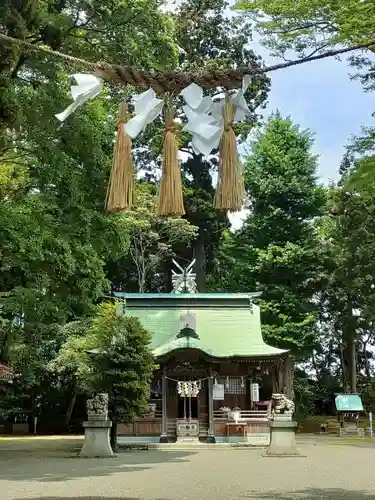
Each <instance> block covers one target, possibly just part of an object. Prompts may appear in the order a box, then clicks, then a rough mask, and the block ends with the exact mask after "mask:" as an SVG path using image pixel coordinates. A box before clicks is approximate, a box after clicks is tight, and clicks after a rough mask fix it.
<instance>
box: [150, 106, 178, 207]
mask: <svg viewBox="0 0 375 500" xmlns="http://www.w3.org/2000/svg"><path fill="white" fill-rule="evenodd" d="M174 113H175V109H174V108H173V107H172V106H170V105H166V106H165V111H164V122H165V130H164V143H163V165H162V177H161V180H160V190H159V196H158V199H157V207H156V211H157V213H158V214H159V215H165V216H176V217H180V216H182V215H184V214H185V209H184V198H183V192H182V181H181V170H180V166H179V162H178V145H177V138H176V123H175V122H174V120H173V118H174Z"/></svg>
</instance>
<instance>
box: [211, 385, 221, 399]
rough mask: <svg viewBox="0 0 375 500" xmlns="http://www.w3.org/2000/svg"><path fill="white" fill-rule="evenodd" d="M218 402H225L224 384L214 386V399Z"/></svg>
mask: <svg viewBox="0 0 375 500" xmlns="http://www.w3.org/2000/svg"><path fill="white" fill-rule="evenodd" d="M212 399H214V400H216V401H223V400H224V384H214V390H213V398H212Z"/></svg>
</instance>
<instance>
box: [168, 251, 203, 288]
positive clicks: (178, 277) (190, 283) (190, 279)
mask: <svg viewBox="0 0 375 500" xmlns="http://www.w3.org/2000/svg"><path fill="white" fill-rule="evenodd" d="M195 261H196V259H193V260H192V261H191V262H190V264H189V265H188V266H187V267H185V268H183V267H182V266H180V264H179V263H178V262H177V261H175V260H174V259H172V262H173V264H174V265H175V267H177V269H178V271H179V272H176V271H174V270H173V269H172V284H173V290H172V293H197V292H198V290H197V283H196V281H195V278H196V274H195V273H194V272H193V268H194V264H195Z"/></svg>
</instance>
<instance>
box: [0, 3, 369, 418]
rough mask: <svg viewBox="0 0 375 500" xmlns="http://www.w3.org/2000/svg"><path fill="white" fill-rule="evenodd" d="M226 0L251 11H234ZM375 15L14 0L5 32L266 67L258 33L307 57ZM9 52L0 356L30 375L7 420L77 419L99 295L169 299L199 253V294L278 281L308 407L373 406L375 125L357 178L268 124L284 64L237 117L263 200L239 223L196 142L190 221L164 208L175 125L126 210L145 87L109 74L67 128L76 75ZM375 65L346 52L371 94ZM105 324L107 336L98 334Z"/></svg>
mask: <svg viewBox="0 0 375 500" xmlns="http://www.w3.org/2000/svg"><path fill="white" fill-rule="evenodd" d="M163 7H164V8H163ZM228 7H235V9H236V10H235V11H234V12H233V13H232V15H231V16H229V17H228V16H227V11H228ZM374 19H375V7H374V5H373V3H372V2H366V1H364V2H357V1H355V0H342V1H341V2H340V3H339V4H338V3H337V2H335V1H333V0H316V1H315V2H309V1H308V0H291V1H289V2H285V1H282V0H267V1H265V0H253V1H242V2H238V3H237V4H236V5H230V6H228V4H227V2H225V1H224V0H183V1H181V2H178V4H177V5H176V6H175V8H174V9H173V12H170V11H169V10H168V9H166V8H165V4H164V2H162V1H161V0H131V1H126V0H124V1H119V0H104V1H103V0H102V1H96V0H47V1H44V2H40V1H39V0H25V1H23V2H22V6H21V7H20V6H19V2H18V1H17V0H8V1H7V2H5V3H2V5H1V6H0V31H1V32H2V33H5V34H7V35H9V36H12V37H14V38H19V39H22V40H26V41H28V42H29V43H32V44H36V45H38V44H42V45H47V46H48V47H50V48H51V49H53V50H59V51H62V52H65V53H69V54H72V55H75V56H77V57H82V58H86V59H88V60H107V61H111V62H113V63H118V64H122V63H123V62H124V61H126V63H127V64H128V65H130V66H134V67H137V68H140V69H145V70H160V71H167V70H171V69H184V70H189V71H194V70H196V69H198V68H202V67H207V68H218V67H220V68H222V67H235V66H238V65H251V66H260V65H262V64H263V62H262V59H261V57H260V56H259V55H258V54H256V53H254V52H253V50H252V49H251V47H252V45H251V43H250V42H251V40H252V39H253V37H257V40H260V42H261V43H262V44H263V45H264V46H265V47H267V49H268V50H270V53H272V54H273V55H274V56H275V57H276V56H277V57H278V58H287V57H288V54H289V53H290V52H291V51H292V52H293V53H294V54H296V56H297V57H300V58H301V59H303V58H306V57H309V55H311V54H319V53H324V51H327V50H329V49H331V48H337V47H338V48H340V47H346V46H351V45H356V44H360V43H367V42H369V41H371V36H372V33H373V31H374V30H373V20H374ZM0 56H1V57H0V361H1V362H2V363H4V364H7V365H10V366H11V367H12V368H13V369H14V371H15V372H16V373H17V374H18V377H17V380H16V382H15V383H14V384H13V386H12V388H11V389H9V388H8V389H7V391H6V396H5V397H4V398H3V399H2V403H1V412H2V416H3V419H4V420H7V421H15V420H17V421H21V420H23V419H27V420H28V421H31V420H32V417H33V416H35V415H38V416H39V418H40V420H41V421H42V422H43V421H45V422H48V421H50V420H51V416H52V417H54V420H55V421H58V420H59V419H61V421H62V422H63V424H64V425H68V424H69V421H70V419H71V417H72V412H73V408H74V406H75V402H76V398H77V394H80V393H82V392H85V391H86V392H87V391H88V387H89V385H88V384H87V383H86V382H87V377H86V378H85V376H84V375H85V373H84V370H83V371H82V367H85V366H86V367H87V365H88V363H89V360H88V359H86V358H85V359H83V357H82V353H83V352H84V350H85V349H86V347H87V346H92V345H94V344H95V342H96V343H98V342H99V343H102V344H103V343H104V344H105V343H106V342H108V338H109V336H110V333H108V332H111V331H112V330H111V328H113V329H116V328H117V326H116V325H117V323H116V322H115V320H114V319H113V308H112V309H111V308H110V307H109V306H108V307H107V308H106V307H105V306H103V305H99V304H101V303H102V301H103V299H105V298H109V297H110V296H111V292H112V291H114V290H122V291H127V292H137V291H141V292H161V291H166V292H169V291H170V290H171V287H172V283H171V270H172V258H175V259H176V260H177V261H178V262H179V263H180V264H182V265H184V264H186V263H189V262H190V261H191V260H192V259H193V258H195V259H196V274H197V286H198V290H199V291H200V292H210V291H211V292H249V291H256V290H258V291H262V297H261V300H260V305H261V310H262V328H263V330H262V331H263V335H264V338H265V340H266V342H268V343H270V344H272V345H275V346H278V347H285V348H288V349H290V350H291V352H292V354H293V357H294V359H295V363H296V364H295V378H294V389H295V397H296V402H297V410H298V415H299V416H300V417H301V418H303V416H306V415H308V414H311V413H324V412H328V413H329V412H331V411H332V398H333V395H334V394H335V392H341V391H352V392H357V391H358V392H359V393H360V394H361V395H362V398H363V401H364V403H365V404H366V408H367V409H368V410H371V409H372V408H374V406H375V380H374V369H375V367H374V363H373V348H374V345H375V330H374V320H375V295H374V290H373V289H374V275H375V273H374V267H375V264H374V259H373V255H374V254H375V218H374V215H375V202H374V190H375V175H374V172H375V170H374V167H375V156H374V154H375V127H371V126H370V127H367V128H364V129H363V130H362V133H361V134H360V135H359V136H357V137H353V138H351V139H350V140H349V138H348V141H349V142H348V146H347V148H346V152H345V154H344V156H343V158H342V161H341V162H339V164H338V165H337V166H336V168H337V171H338V172H339V180H338V181H337V182H335V183H331V184H330V185H329V186H324V185H322V184H321V183H320V182H319V180H318V178H317V169H318V165H319V158H318V156H317V155H316V154H315V150H314V136H313V132H312V131H309V130H303V129H302V128H301V127H300V126H299V125H298V124H297V123H295V122H294V121H293V117H288V116H283V115H281V114H280V112H278V111H277V110H272V111H273V113H272V114H271V115H270V116H269V117H268V118H267V119H265V118H264V116H263V115H264V114H265V109H268V108H267V102H268V98H269V95H270V94H272V73H271V74H269V75H265V74H262V75H258V76H256V77H254V78H253V80H252V82H251V85H250V87H249V90H248V91H247V93H246V99H247V102H248V104H249V107H250V109H251V114H250V116H249V117H248V119H247V121H246V122H245V123H242V124H241V125H240V126H239V127H238V129H237V132H238V141H239V143H240V148H241V151H242V152H243V163H244V174H245V185H246V194H247V198H246V199H247V201H246V207H245V208H246V217H245V219H244V221H243V224H242V226H241V227H240V228H239V229H236V230H233V228H231V224H230V219H229V217H228V214H225V213H218V212H216V211H215V210H214V208H213V203H212V201H213V197H214V194H215V180H216V177H217V164H218V161H217V155H215V154H213V155H211V156H210V157H209V158H208V159H207V160H204V159H202V157H201V156H197V155H196V154H195V153H194V151H193V150H192V148H191V145H190V142H189V137H187V136H183V135H182V136H181V137H180V146H181V147H180V150H181V152H182V156H181V158H182V161H181V170H182V176H183V188H184V203H185V209H186V216H184V217H183V218H182V219H163V218H161V217H159V216H158V215H157V214H156V213H155V212H154V209H153V207H154V202H155V196H156V193H157V187H158V180H159V178H160V149H161V147H160V144H161V138H162V122H161V120H160V122H159V121H156V122H155V123H154V124H153V125H152V126H151V127H149V128H148V129H147V131H146V132H145V133H144V134H142V135H141V136H139V138H137V140H136V142H135V159H136V161H135V165H136V169H137V172H138V174H137V179H138V182H137V186H136V192H137V196H136V203H135V205H134V207H133V209H132V210H131V211H129V212H124V213H121V214H108V213H106V211H105V210H104V205H105V196H106V189H107V183H108V178H109V172H110V167H111V157H112V151H113V143H114V131H115V128H116V120H117V110H118V105H119V103H120V101H121V100H122V99H123V98H124V97H125V92H126V93H127V94H129V93H132V92H136V89H132V88H130V89H123V90H119V89H115V88H112V87H106V89H105V91H104V92H103V93H102V94H101V96H100V97H98V98H96V99H95V100H93V101H90V102H89V103H86V104H85V105H84V106H83V107H81V108H80V109H79V110H77V111H76V112H75V113H74V114H73V115H71V117H70V118H69V119H68V120H67V121H66V122H65V123H64V124H63V125H61V124H59V123H58V122H57V121H56V120H55V118H54V114H55V113H58V112H60V111H61V110H62V109H64V108H65V107H66V105H67V104H68V103H69V95H68V90H69V86H70V78H69V75H70V74H71V72H72V71H71V68H70V69H69V68H67V67H66V66H65V65H64V63H63V62H62V61H60V60H58V59H55V58H51V57H48V56H47V55H45V54H42V53H38V52H31V51H27V50H24V49H22V50H21V49H20V48H18V47H16V46H14V45H9V44H4V43H0ZM373 61H374V58H373V54H372V52H371V50H369V51H362V52H355V53H353V55H352V57H351V58H350V59H349V60H348V62H349V64H350V65H351V68H350V71H351V72H352V73H355V74H356V75H357V78H358V79H359V80H360V82H361V84H362V85H363V92H368V93H371V92H373V91H374V89H375V80H374V74H375V73H374V69H375V65H374V62H373ZM309 64H313V63H309ZM343 64H344V63H343ZM303 68H304V66H303V64H302V65H301V66H300V71H303ZM78 69H79V68H78ZM283 71H288V70H287V69H286V70H283ZM348 78H349V76H348ZM308 98H309V96H308V95H307V96H306V99H308ZM343 105H347V103H343ZM351 105H353V106H355V102H353V103H351ZM268 111H269V110H268ZM334 112H335V110H334V109H333V110H332V113H334ZM268 114H269V113H268ZM182 118H183V116H182ZM357 127H358V124H355V128H357ZM93 318H94V319H93ZM100 321H102V322H103V321H104V325H105V328H102V330H101V331H102V332H104V333H105V335H107V336H105V335H104V333H103V335H102V336H100V335H99V336H98V324H100ZM98 322H99V323H98ZM107 327H108V329H107V330H106V328H107ZM122 327H123V328H124V329H125V331H126V332H127V337H126V339H125V340H126V342H128V343H129V342H134V343H135V344H134V345H136V346H138V347H137V349H138V351H137V352H138V353H139V356H140V358H139V359H140V360H142V363H143V365H142V366H144V372H143V374H142V377H141V378H140V379H139V380H137V381H133V382H132V383H134V392H133V396H132V398H133V399H132V403H131V407H132V411H133V410H134V413H137V412H138V411H140V409H141V406H142V404H144V401H143V399H144V398H143V392H142V387H146V386H147V377H148V374H149V373H150V370H151V365H150V363H151V360H149V359H148V357H147V356H148V354H147V352H146V351H144V350H143V348H142V345H143V344H142V342H145V343H146V344H147V338H148V337H147V332H144V331H143V329H142V326H141V325H134V324H133V323H129V324H126V325H122ZM135 331H137V332H138V334H139V336H138V337H137V335H136V334H135V333H134V332H135ZM99 337H100V338H99ZM93 339H94V340H93ZM140 339H141V340H142V339H143V340H142V342H141V340H140ZM93 342H94V344H93ZM141 344H142V345H141ZM95 345H97V344H95ZM132 345H133V344H132ZM77 353H78V354H79V355H78V354H77ZM112 354H113V356H117V355H118V352H117V354H116V353H112ZM67 359H69V360H71V363H68V362H67ZM114 359H115V358H114ZM64 360H65V361H64ZM72 360H73V361H72ZM140 362H141V361H140ZM100 369H101V370H102V371H103V370H104V371H105V370H106V369H108V370H110V368H109V367H107V368H106V367H103V366H101V367H100ZM83 380H84V381H85V384H82V381H83ZM123 382H124V381H121V383H120V382H119V387H120V386H121V384H122V383H123ZM130 382H131V381H130ZM130 382H129V381H128V382H127V383H128V385H129V384H130ZM91 383H92V381H91ZM137 384H139V385H137ZM137 391H138V392H137ZM142 398H143V399H142ZM137 401H138V403H137ZM124 405H125V403H124ZM125 406H126V405H125ZM127 412H128V414H129V412H130V410H129V408H128V409H127ZM130 413H131V412H130Z"/></svg>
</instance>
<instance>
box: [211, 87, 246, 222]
mask: <svg viewBox="0 0 375 500" xmlns="http://www.w3.org/2000/svg"><path fill="white" fill-rule="evenodd" d="M234 115H235V108H234V106H233V104H232V103H231V102H230V101H229V98H228V97H227V99H226V101H225V104H224V109H223V118H224V131H223V135H222V136H221V141H220V151H219V154H220V157H219V176H218V183H217V188H216V195H215V208H216V209H218V210H228V211H229V212H239V211H240V210H241V209H242V206H243V202H244V198H245V185H244V179H243V173H242V165H241V162H240V158H239V155H238V151H237V140H236V134H235V132H234V130H233V120H234Z"/></svg>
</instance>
